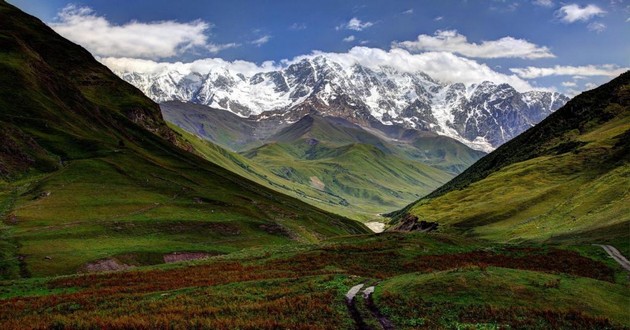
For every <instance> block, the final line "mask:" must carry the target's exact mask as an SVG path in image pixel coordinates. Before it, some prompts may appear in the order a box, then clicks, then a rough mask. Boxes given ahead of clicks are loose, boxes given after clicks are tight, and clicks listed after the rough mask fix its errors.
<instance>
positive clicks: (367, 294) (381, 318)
mask: <svg viewBox="0 0 630 330" xmlns="http://www.w3.org/2000/svg"><path fill="white" fill-rule="evenodd" d="M373 293H374V287H373V286H371V287H368V288H366V289H365V290H363V298H365V303H366V305H367V308H368V309H369V310H370V313H372V316H374V318H376V319H377V320H378V323H380V324H381V327H382V328H383V330H393V329H394V324H393V323H392V321H390V320H389V319H388V318H387V317H385V315H383V313H381V311H380V310H379V309H378V307H376V304H374V299H372V294H373Z"/></svg>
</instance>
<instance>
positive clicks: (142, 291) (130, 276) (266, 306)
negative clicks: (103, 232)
mask: <svg viewBox="0 0 630 330" xmlns="http://www.w3.org/2000/svg"><path fill="white" fill-rule="evenodd" d="M244 262H247V263H248V264H243V263H240V262H235V261H216V262H213V263H210V264H206V265H198V266H189V267H182V268H176V269H164V270H147V271H130V272H118V273H103V274H87V275H83V276H76V277H66V278H59V279H55V280H52V281H51V282H49V284H48V286H49V289H55V290H58V289H63V288H68V289H72V290H76V292H73V293H67V294H54V295H47V296H39V297H20V298H12V299H7V300H3V301H0V324H2V328H3V329H23V328H29V327H30V328H48V327H53V328H54V327H57V328H63V327H66V328H103V327H106V328H108V329H117V328H129V327H131V328H137V329H148V328H191V327H192V328H195V327H196V328H213V329H234V328H241V329H273V328H301V329H330V328H335V329H338V328H343V327H344V325H343V324H344V323H343V322H345V321H348V318H349V316H348V315H347V313H346V312H345V311H344V310H343V309H342V312H341V314H339V313H340V312H339V310H335V309H334V308H333V307H331V304H334V303H336V302H338V303H339V304H341V305H343V299H342V298H339V301H337V300H335V299H336V298H338V292H337V291H336V290H337V289H336V288H335V287H334V286H332V287H329V286H325V287H321V286H320V287H318V288H315V287H314V286H313V284H312V282H311V281H312V279H313V278H309V277H308V276H309V275H324V276H327V277H328V278H329V279H332V277H331V276H332V274H337V273H344V274H355V275H362V276H366V277H371V278H375V277H377V278H386V277H390V276H394V275H398V274H402V273H408V272H414V271H420V272H430V271H434V270H444V269H450V268H457V267H465V266H468V265H477V266H481V267H484V266H499V267H509V268H517V269H529V270H538V271H545V272H562V273H568V274H574V275H578V276H586V277H592V278H598V279H604V280H612V271H611V270H610V269H609V268H607V267H606V266H605V265H603V264H601V263H599V262H596V261H594V260H591V259H588V258H585V257H582V256H580V255H578V254H577V253H574V252H569V251H563V250H548V251H545V250H536V249H508V250H502V251H498V252H490V251H473V252H465V253H459V254H448V255H426V256H416V257H407V256H404V255H403V254H401V253H399V252H398V251H397V250H395V249H391V250H387V246H386V245H384V244H381V243H376V244H375V246H363V247H361V246H337V247H329V248H326V249H323V250H316V251H311V252H305V253H301V254H298V255H295V256H293V257H290V258H286V259H271V260H266V259H264V258H263V259H250V260H247V261H244ZM273 279H283V281H284V282H282V283H288V285H287V286H284V285H277V284H270V283H267V284H261V285H260V286H259V285H257V284H255V283H254V282H250V284H248V285H247V286H244V287H243V288H246V289H238V288H237V289H234V290H235V291H234V293H233V294H230V293H229V292H228V293H226V292H225V289H223V291H221V290H219V291H216V289H215V288H214V286H217V285H223V284H229V283H237V282H248V281H258V280H273ZM178 290H183V291H181V292H178ZM241 290H246V292H242V291H241ZM228 291H229V290H228ZM148 311H150V314H147V313H149V312H148ZM482 312H483V311H482ZM491 312H492V310H489V311H485V313H491ZM539 313H542V314H541V316H540V317H541V318H547V317H549V318H551V319H557V322H564V323H558V324H567V326H569V325H571V324H574V323H570V322H592V324H593V325H594V326H595V327H597V325H599V324H600V323H598V322H604V321H601V320H596V319H588V318H586V317H583V316H580V315H573V314H572V315H568V314H567V315H564V314H562V315H559V314H558V315H556V314H553V313H551V312H550V313H546V312H539ZM464 317H465V315H462V318H464ZM571 317H575V320H573V321H571V320H572V319H567V318H571ZM340 322H341V323H340ZM549 322H551V321H549ZM567 322H569V323H567ZM549 324H555V323H549ZM580 324H581V323H580ZM584 324H591V323H584ZM602 324H603V323H602ZM106 325H107V326H106Z"/></svg>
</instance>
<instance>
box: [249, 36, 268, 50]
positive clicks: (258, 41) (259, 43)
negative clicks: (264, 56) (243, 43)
mask: <svg viewBox="0 0 630 330" xmlns="http://www.w3.org/2000/svg"><path fill="white" fill-rule="evenodd" d="M269 40H271V36H270V35H268V34H267V35H264V36H262V37H260V38H258V39H256V40H252V41H250V42H249V43H250V44H252V45H256V46H258V47H260V46H262V45H264V44H266V43H268V42H269Z"/></svg>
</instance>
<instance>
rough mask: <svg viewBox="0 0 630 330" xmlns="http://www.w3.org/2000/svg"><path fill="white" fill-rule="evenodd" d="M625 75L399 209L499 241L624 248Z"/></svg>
mask: <svg viewBox="0 0 630 330" xmlns="http://www.w3.org/2000/svg"><path fill="white" fill-rule="evenodd" d="M629 148H630V73H624V74H623V75H621V76H620V77H618V78H616V79H614V80H613V81H611V82H609V83H608V84H605V85H603V86H601V87H599V88H597V89H594V90H591V91H588V92H585V93H582V94H581V95H579V96H577V97H576V98H574V99H573V100H571V101H570V102H569V103H567V105H566V106H564V107H563V108H562V109H560V110H558V111H557V112H555V113H554V114H552V115H550V116H549V117H548V118H547V119H545V120H544V121H543V122H542V123H540V124H539V125H537V126H535V127H534V128H532V129H530V130H528V131H526V132H525V133H523V134H521V135H520V136H518V137H517V138H515V139H513V140H512V141H510V142H508V143H506V144H504V145H503V146H501V147H500V148H498V149H497V150H496V151H494V152H492V153H491V154H489V155H487V156H486V157H484V158H482V159H481V160H480V161H478V162H477V163H476V164H474V165H473V166H471V167H470V168H469V169H468V170H466V171H465V172H463V173H462V174H460V175H459V176H457V177H456V178H455V179H453V180H452V181H450V182H449V183H447V184H446V185H444V186H442V187H441V188H440V189H437V190H436V191H434V192H433V193H431V194H430V195H429V196H427V197H425V198H423V199H421V200H420V201H418V202H417V203H414V204H412V205H410V206H408V207H407V208H405V209H404V210H402V211H400V212H398V213H397V214H394V216H395V218H396V219H399V218H400V217H401V216H402V215H403V214H405V213H411V214H414V215H417V216H418V217H419V218H420V219H425V220H430V221H437V222H439V223H440V224H441V225H447V226H448V228H452V229H455V230H457V231H464V232H466V233H469V234H473V235H477V236H481V237H485V238H491V239H494V240H500V241H519V240H536V241H570V242H605V241H613V242H616V243H617V244H618V245H620V247H624V248H625V251H626V252H628V251H629V250H628V246H629V245H630V239H629V237H630V207H629V205H630V190H629V189H630V164H629V163H630V152H629V151H630V149H629Z"/></svg>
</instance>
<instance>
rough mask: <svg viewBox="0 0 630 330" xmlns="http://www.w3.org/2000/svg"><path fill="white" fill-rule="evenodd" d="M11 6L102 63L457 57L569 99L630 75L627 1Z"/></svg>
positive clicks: (52, 1) (108, 1) (163, 1)
mask: <svg viewBox="0 0 630 330" xmlns="http://www.w3.org/2000/svg"><path fill="white" fill-rule="evenodd" d="M9 2H10V3H12V4H14V5H16V6H18V7H19V8H21V9H23V10H25V11H26V12H28V13H30V14H32V15H35V16H37V17H39V18H40V19H42V20H43V21H44V22H46V23H49V24H50V25H51V26H53V28H54V29H55V30H57V32H59V33H61V34H62V35H64V36H66V37H67V38H69V39H71V40H73V41H75V42H77V43H79V44H81V45H83V46H84V47H86V48H87V49H88V50H90V51H91V52H92V53H93V54H94V55H95V56H97V57H107V58H121V57H125V58H139V59H145V60H151V61H155V62H174V61H182V62H190V61H194V60H199V59H203V58H221V59H224V60H226V61H234V60H243V61H249V62H253V63H256V64H258V65H260V64H261V63H263V62H264V61H274V62H275V63H276V64H278V63H280V61H281V60H283V59H288V60H291V59H293V58H295V57H296V56H300V55H305V54H311V53H313V51H322V52H329V53H346V52H348V51H350V50H351V49H352V48H353V47H367V48H376V49H382V50H384V51H386V52H387V51H389V50H390V49H392V48H397V49H402V50H405V51H407V52H409V53H410V54H412V55H415V54H423V53H427V52H449V53H452V54H454V55H456V56H457V57H458V58H463V59H468V60H470V61H474V62H475V63H478V64H479V65H481V66H484V65H485V66H487V67H488V68H490V69H492V70H494V71H496V72H497V73H499V74H501V75H506V76H516V77H518V78H519V79H521V80H523V81H525V82H526V83H528V84H530V85H531V86H534V87H547V88H555V89H557V90H559V91H562V92H565V93H567V94H575V93H577V92H578V91H581V90H584V89H588V88H590V87H592V86H594V85H596V84H601V83H603V82H605V81H607V80H610V79H611V78H612V77H613V76H614V75H616V74H618V73H619V72H620V71H623V70H624V69H625V68H628V67H630V1H628V0H605V1H567V2H560V1H556V0H521V1H517V0H513V1H508V0H504V1H502V0H485V1H481V0H467V1H466V0H457V1H456V0H453V1H448V0H446V1H392V0H390V1H338V0H337V1H327V0H320V1H297V0H293V1H278V0H276V1H271V0H267V1H262V0H252V1H243V0H232V1H192V0H188V1H167V0H150V1H119V0H96V1H73V2H68V1H67V0H45V1H44V0H42V1H35V0H30V1H27V0H9ZM355 53H356V49H355ZM363 53H369V52H363ZM457 68H459V67H458V66H453V67H452V68H448V67H447V68H445V69H446V70H448V69H453V70H457ZM472 70H475V69H474V68H473V69H472ZM480 77H481V75H480ZM438 78H439V77H438Z"/></svg>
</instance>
